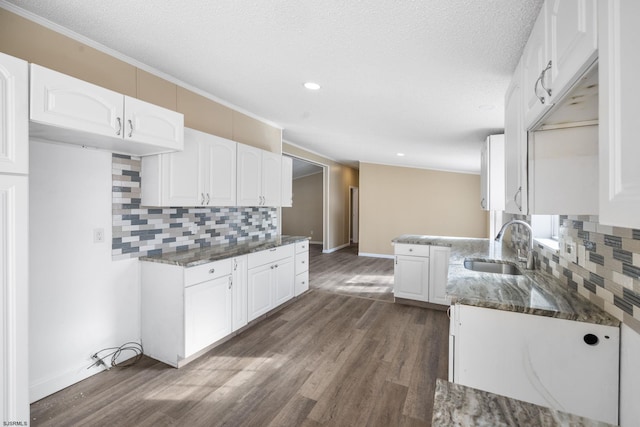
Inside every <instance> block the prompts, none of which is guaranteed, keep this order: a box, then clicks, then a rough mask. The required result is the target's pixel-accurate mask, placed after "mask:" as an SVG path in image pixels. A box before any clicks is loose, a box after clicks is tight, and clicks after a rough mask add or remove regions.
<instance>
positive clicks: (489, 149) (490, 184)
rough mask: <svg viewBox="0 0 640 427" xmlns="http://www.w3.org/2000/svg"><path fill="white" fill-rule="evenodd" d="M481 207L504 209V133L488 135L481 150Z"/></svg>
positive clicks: (493, 209) (489, 209) (488, 209)
mask: <svg viewBox="0 0 640 427" xmlns="http://www.w3.org/2000/svg"><path fill="white" fill-rule="evenodd" d="M480 207H481V208H482V209H484V210H487V211H503V210H504V135H491V136H488V137H487V139H486V141H485V142H484V144H483V145H482V149H481V151H480Z"/></svg>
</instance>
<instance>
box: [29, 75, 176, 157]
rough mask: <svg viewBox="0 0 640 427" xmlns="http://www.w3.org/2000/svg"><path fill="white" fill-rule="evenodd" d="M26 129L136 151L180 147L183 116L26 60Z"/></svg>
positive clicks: (45, 136)
mask: <svg viewBox="0 0 640 427" xmlns="http://www.w3.org/2000/svg"><path fill="white" fill-rule="evenodd" d="M30 118H31V134H32V135H33V136H37V137H40V138H43V139H52V140H57V141H61V142H68V143H72V144H80V145H87V146H94V147H97V148H102V149H105V150H109V151H113V152H117V153H123V154H130V155H136V156H142V155H150V154H158V153H167V152H172V151H176V150H182V147H183V128H184V117H183V115H182V114H180V113H177V112H175V111H171V110H167V109H165V108H162V107H158V106H157V105H153V104H149V103H147V102H144V101H140V100H137V99H133V98H130V97H126V96H124V95H122V94H119V93H117V92H113V91H111V90H108V89H105V88H102V87H100V86H96V85H94V84H91V83H88V82H85V81H82V80H79V79H76V78H74V77H70V76H67V75H65V74H62V73H59V72H57V71H53V70H49V69H47V68H44V67H41V66H39V65H36V64H31V98H30Z"/></svg>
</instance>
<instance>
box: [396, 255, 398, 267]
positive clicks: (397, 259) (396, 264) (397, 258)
mask: <svg viewBox="0 0 640 427" xmlns="http://www.w3.org/2000/svg"><path fill="white" fill-rule="evenodd" d="M396 265H398V257H396Z"/></svg>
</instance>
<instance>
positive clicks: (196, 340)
mask: <svg viewBox="0 0 640 427" xmlns="http://www.w3.org/2000/svg"><path fill="white" fill-rule="evenodd" d="M231 287H232V282H231V276H223V277H219V278H217V279H213V280H209V281H207V282H203V283H199V284H197V285H193V286H189V287H188V288H185V290H184V305H185V306H184V318H185V325H184V326H185V357H189V356H190V355H192V354H194V353H196V352H198V351H200V350H202V349H203V348H205V347H207V346H208V345H211V344H213V343H214V342H216V341H217V340H219V339H221V338H224V337H225V336H227V335H229V334H230V333H231V309H232V307H231Z"/></svg>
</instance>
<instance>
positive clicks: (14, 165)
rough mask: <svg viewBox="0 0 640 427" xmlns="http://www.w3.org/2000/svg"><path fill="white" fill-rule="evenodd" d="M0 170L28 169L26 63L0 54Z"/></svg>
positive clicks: (27, 68) (17, 170) (6, 171)
mask: <svg viewBox="0 0 640 427" xmlns="http://www.w3.org/2000/svg"><path fill="white" fill-rule="evenodd" d="M0 124H1V125H0V126H1V127H0V129H2V130H1V131H0V173H22V174H26V173H27V172H28V170H29V64H27V62H26V61H23V60H21V59H18V58H14V57H12V56H9V55H5V54H4V53H0Z"/></svg>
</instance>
